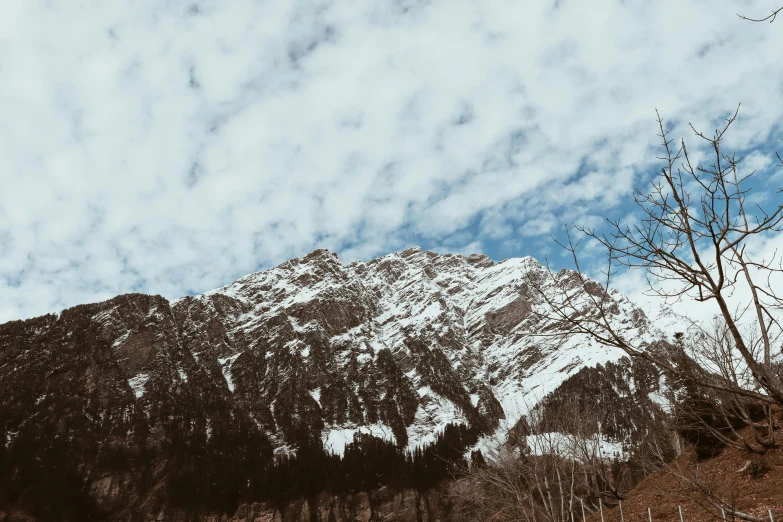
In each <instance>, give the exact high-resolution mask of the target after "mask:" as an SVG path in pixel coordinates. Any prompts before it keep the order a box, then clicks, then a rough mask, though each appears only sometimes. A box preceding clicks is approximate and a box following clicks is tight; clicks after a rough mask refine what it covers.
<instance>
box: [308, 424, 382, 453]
mask: <svg viewBox="0 0 783 522" xmlns="http://www.w3.org/2000/svg"><path fill="white" fill-rule="evenodd" d="M356 433H366V434H368V435H372V436H374V437H378V438H379V439H383V440H387V441H389V442H394V435H393V434H392V431H391V428H390V427H388V426H386V425H385V424H380V423H377V424H369V425H366V426H356V427H350V428H331V429H327V430H324V434H323V436H322V438H321V440H322V441H323V444H324V449H326V451H327V452H331V453H334V454H335V455H340V456H341V457H342V456H343V454H344V453H345V446H347V445H348V444H350V443H352V442H353V437H354V434H356Z"/></svg>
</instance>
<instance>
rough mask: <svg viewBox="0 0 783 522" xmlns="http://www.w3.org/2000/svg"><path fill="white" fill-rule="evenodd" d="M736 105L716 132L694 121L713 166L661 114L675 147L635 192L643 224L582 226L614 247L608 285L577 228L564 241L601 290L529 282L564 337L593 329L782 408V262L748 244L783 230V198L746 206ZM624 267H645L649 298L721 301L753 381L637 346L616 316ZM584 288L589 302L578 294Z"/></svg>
mask: <svg viewBox="0 0 783 522" xmlns="http://www.w3.org/2000/svg"><path fill="white" fill-rule="evenodd" d="M738 111H739V108H738V109H737V112H738ZM737 112H735V113H734V115H733V116H731V117H730V118H728V120H727V123H726V125H725V127H724V128H723V129H722V130H716V131H715V135H714V136H713V137H711V138H708V137H706V136H705V135H704V134H702V133H701V132H698V131H696V130H695V129H693V127H692V126H691V128H692V129H693V130H694V132H695V133H696V135H697V136H699V137H700V138H702V139H704V140H706V141H707V142H709V144H710V146H711V148H712V150H713V152H714V158H715V163H713V164H712V165H711V166H709V167H706V168H705V167H701V166H694V165H693V164H692V162H691V159H690V156H689V154H688V150H687V148H686V146H685V141H684V140H682V142H681V145H680V147H679V150H677V151H676V152H675V151H673V149H672V148H671V144H672V140H670V139H668V135H667V132H666V131H665V130H664V127H663V121H662V120H661V118H660V116H659V117H658V125H659V128H660V130H661V134H660V136H661V137H662V138H663V147H664V149H665V151H666V157H663V158H660V159H662V160H664V161H665V162H666V167H664V168H662V169H661V174H660V175H659V180H658V181H657V182H654V183H653V184H652V188H651V189H650V190H649V191H648V192H642V191H641V190H638V189H637V190H636V191H635V194H634V201H635V202H636V204H637V206H638V207H639V209H640V210H641V211H642V215H643V218H642V219H641V222H640V223H636V224H632V225H625V224H621V222H620V221H611V220H608V219H607V223H608V225H609V226H608V228H609V232H606V233H601V232H598V231H596V230H595V229H591V228H587V227H583V226H579V225H575V226H574V228H575V229H576V230H577V231H578V232H580V233H581V234H583V235H584V237H586V238H589V239H591V240H594V241H596V242H597V243H598V244H599V245H601V246H602V247H604V248H605V250H606V252H607V268H606V269H605V270H604V271H602V273H603V274H604V276H605V280H604V284H603V286H600V285H597V284H596V282H594V281H591V280H590V279H589V278H587V277H586V276H585V275H584V274H583V273H582V270H581V267H580V263H579V258H578V256H577V248H578V246H579V243H580V241H581V240H580V241H576V242H574V241H573V239H572V236H571V234H570V232H569V231H568V229H566V232H567V241H566V242H565V243H560V245H561V246H562V247H564V248H565V249H566V250H567V251H568V252H569V253H570V254H571V256H572V257H573V260H574V263H575V265H576V274H577V278H578V280H579V282H581V284H582V285H583V286H585V285H593V286H597V287H598V289H595V288H591V289H590V291H588V292H583V293H581V294H574V293H573V292H571V290H572V288H571V286H570V283H569V282H567V281H565V280H564V279H563V278H558V277H556V275H555V274H554V273H552V272H550V274H551V278H550V279H551V280H550V281H548V282H547V283H546V284H545V283H542V282H541V281H540V279H535V280H531V281H530V283H531V287H533V288H534V290H535V291H536V293H537V295H538V296H540V297H541V298H542V300H543V301H544V302H545V303H546V304H547V305H548V307H547V309H548V311H547V312H546V313H544V314H541V312H537V313H539V314H541V315H546V316H548V317H550V318H554V319H557V320H559V321H560V323H561V325H562V326H563V327H564V328H565V330H566V333H565V334H562V335H573V334H584V335H587V336H589V337H592V338H593V339H595V340H597V341H598V342H600V343H602V344H604V345H608V346H614V347H617V348H620V349H622V350H624V351H625V352H626V353H627V354H628V355H630V356H632V357H637V358H643V359H646V360H648V361H650V362H652V363H654V364H655V365H657V366H658V367H659V368H661V369H663V370H665V371H666V372H669V373H670V374H672V375H679V376H683V377H688V378H689V379H691V380H693V381H694V382H695V383H696V384H698V385H700V386H704V387H707V388H710V389H713V390H717V391H722V392H727V393H731V394H736V395H738V396H742V397H745V398H748V399H754V400H758V401H762V402H765V403H769V404H777V405H781V406H783V379H781V373H780V366H779V365H778V364H775V363H774V361H773V358H772V350H773V345H774V344H775V343H777V342H778V341H779V339H780V338H781V333H782V332H783V330H782V329H781V324H780V322H779V320H778V316H779V314H780V311H781V309H783V299H782V298H781V296H779V295H778V294H777V293H776V289H775V288H774V283H773V278H774V277H779V276H780V275H781V274H783V267H781V266H780V263H779V261H778V262H777V266H776V264H775V263H776V255H777V252H775V254H774V255H773V256H772V257H771V259H758V258H756V257H755V256H754V255H752V254H751V253H750V252H749V250H748V248H747V247H748V244H749V243H750V240H751V239H753V238H756V237H765V236H768V235H769V234H771V233H777V232H780V231H781V222H783V205H778V206H777V207H776V208H774V209H772V210H771V211H769V212H768V211H765V210H764V209H763V208H761V207H760V206H758V205H756V207H755V208H749V205H747V204H746V197H747V194H748V192H749V190H750V189H749V188H747V182H748V180H749V179H750V178H751V177H752V176H753V174H754V172H751V173H749V174H747V175H744V176H742V175H740V174H739V172H738V166H739V165H740V162H741V161H742V159H743V158H739V159H737V158H736V157H735V156H729V155H727V154H725V153H723V152H722V150H721V142H722V140H723V137H724V135H725V133H726V131H727V130H728V128H729V127H730V125H731V124H732V123H733V122H734V121H735V119H736V117H737ZM681 158H684V162H683V164H682V167H681V168H680V167H677V165H676V164H677V161H678V160H680V159H681ZM781 164H783V160H781ZM675 169H676V170H675ZM754 213H755V215H754ZM620 266H623V267H626V268H629V269H641V270H643V271H644V272H645V273H646V275H647V281H648V290H649V293H650V295H654V296H658V297H661V298H663V299H664V301H665V302H672V301H678V300H682V299H692V300H694V301H696V302H705V303H706V302H710V301H712V302H715V303H716V304H717V306H718V308H719V311H720V317H721V320H722V321H724V322H725V325H726V328H727V330H728V334H729V338H730V340H731V341H732V344H731V350H732V351H733V352H734V353H736V354H738V356H739V358H740V360H741V362H742V364H743V365H744V367H745V368H746V369H747V373H748V377H749V378H748V379H745V380H744V381H740V380H736V379H733V378H725V377H724V376H721V375H720V374H719V373H716V372H715V371H712V369H711V368H709V367H703V366H700V365H695V366H692V367H689V368H687V372H686V369H684V368H682V367H679V368H678V367H677V366H676V365H675V364H673V363H672V361H671V360H670V359H669V358H668V357H666V356H662V355H661V354H656V353H655V352H653V351H651V350H646V349H644V348H643V347H642V346H637V345H634V344H633V343H632V342H631V341H630V340H629V339H628V338H627V337H626V336H625V335H624V333H623V332H621V331H619V330H618V329H617V328H616V327H615V326H613V325H612V321H611V316H612V314H613V310H612V306H613V301H612V300H611V299H610V295H609V292H610V291H609V289H610V285H611V282H612V276H614V275H615V274H616V270H617V269H618V267H620ZM585 289H588V288H587V286H585ZM740 290H742V291H745V292H746V294H747V299H746V300H745V301H744V302H743V303H741V305H740V306H736V307H735V306H733V305H732V297H735V298H736V297H737V295H738V294H739V291H740ZM583 295H586V296H587V299H588V301H587V302H583V301H584V300H583V301H579V299H580V298H581V296H583ZM550 311H551V312H550Z"/></svg>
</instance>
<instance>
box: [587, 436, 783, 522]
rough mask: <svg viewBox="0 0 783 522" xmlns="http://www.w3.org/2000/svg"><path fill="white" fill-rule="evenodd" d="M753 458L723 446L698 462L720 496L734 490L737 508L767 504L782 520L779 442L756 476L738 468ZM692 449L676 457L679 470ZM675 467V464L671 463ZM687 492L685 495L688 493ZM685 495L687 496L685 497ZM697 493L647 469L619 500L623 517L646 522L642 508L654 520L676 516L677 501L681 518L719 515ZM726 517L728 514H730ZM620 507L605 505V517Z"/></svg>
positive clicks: (596, 520) (690, 520) (615, 519)
mask: <svg viewBox="0 0 783 522" xmlns="http://www.w3.org/2000/svg"><path fill="white" fill-rule="evenodd" d="M776 434H777V438H778V440H783V429H778V430H777V432H776ZM751 458H753V454H751V453H748V452H745V451H740V450H738V449H735V448H725V449H724V450H723V451H722V452H721V453H720V454H719V455H718V456H716V457H713V458H711V459H708V460H704V461H702V462H701V463H699V466H700V469H701V473H702V474H703V475H702V476H704V477H710V478H711V479H712V480H713V485H714V487H715V490H716V491H718V492H720V494H721V495H722V496H723V498H729V497H730V496H732V494H733V496H734V498H735V499H736V500H735V502H736V509H737V510H739V511H743V512H745V513H748V514H750V515H754V516H758V517H765V520H768V516H769V515H768V514H767V513H768V510H770V509H771V510H772V513H773V516H774V517H775V521H776V522H783V448H778V449H775V450H772V451H769V452H767V454H766V455H764V456H763V457H762V461H763V462H764V463H765V465H766V467H767V468H768V470H767V471H766V472H764V473H763V474H760V475H758V476H753V475H752V474H751V473H750V472H749V471H741V470H742V469H743V467H745V465H746V464H747V463H748V460H750V459H751ZM693 463H694V457H693V455H683V456H682V457H680V458H679V459H678V460H677V461H676V463H675V464H676V465H679V468H680V470H683V471H687V470H689V469H691V470H692V469H693V467H692V466H693ZM675 469H676V468H675ZM689 494H690V495H689ZM689 496H690V497H691V498H689ZM693 497H699V495H698V493H696V492H695V491H693V490H692V488H689V487H688V486H687V484H685V483H684V482H681V480H680V479H678V478H677V477H676V476H674V475H673V474H671V473H666V472H658V473H655V474H653V475H650V476H649V477H647V478H646V479H644V480H643V481H642V482H641V483H639V484H638V485H637V486H636V487H635V488H634V489H633V490H631V491H630V492H629V493H628V495H627V498H626V500H624V501H623V514H624V516H625V521H626V522H648V516H647V508H648V507H649V508H650V510H651V513H652V519H653V521H654V522H669V521H671V522H679V520H680V517H679V514H678V510H677V506H682V510H683V519H684V521H685V522H697V521H698V522H701V521H708V520H722V517H720V516H719V513H718V512H717V510H716V509H715V508H711V509H712V512H710V511H708V510H707V509H705V507H703V506H700V505H699V504H698V503H697V502H695V501H694V500H693ZM726 519H727V520H729V521H730V520H732V518H731V517H730V516H727V517H726ZM587 520H588V522H600V521H601V517H600V516H599V515H597V514H596V515H593V516H590V517H588V518H587ZM620 520H621V518H620V510H619V508H617V507H615V508H613V509H604V521H605V522H619V521H620Z"/></svg>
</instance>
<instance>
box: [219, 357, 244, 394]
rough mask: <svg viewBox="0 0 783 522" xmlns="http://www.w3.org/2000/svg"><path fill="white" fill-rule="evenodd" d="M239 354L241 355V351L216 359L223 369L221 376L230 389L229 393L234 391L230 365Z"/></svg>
mask: <svg viewBox="0 0 783 522" xmlns="http://www.w3.org/2000/svg"><path fill="white" fill-rule="evenodd" d="M240 355H242V352H239V353H235V354H234V355H232V356H230V357H224V358H222V359H218V362H219V363H220V366H221V368H222V369H223V378H224V379H225V380H226V384H227V385H228V389H229V390H230V391H231V393H234V381H233V380H231V365H233V364H234V361H236V360H237V357H239V356H240Z"/></svg>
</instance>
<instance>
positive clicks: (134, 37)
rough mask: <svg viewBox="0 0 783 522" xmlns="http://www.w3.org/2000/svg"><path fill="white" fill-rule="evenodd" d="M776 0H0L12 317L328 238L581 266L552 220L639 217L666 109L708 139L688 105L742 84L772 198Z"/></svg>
mask: <svg viewBox="0 0 783 522" xmlns="http://www.w3.org/2000/svg"><path fill="white" fill-rule="evenodd" d="M777 7H779V6H777V5H776V2H772V1H769V0H753V1H751V0H726V1H721V2H714V1H708V0H660V1H656V2H649V1H642V0H626V1H618V0H595V1H593V2H589V3H585V2H577V1H575V0H557V1H551V0H548V1H544V0H531V1H529V2H521V1H518V0H517V1H506V0H483V1H481V2H475V1H472V0H471V1H468V0H431V1H424V0H393V1H392V0H389V1H382V2H372V1H371V2H349V1H347V0H334V1H325V0H310V1H307V2H304V1H293V0H279V1H276V2H272V1H268V0H263V1H257V0H232V1H231V2H225V1H222V2H218V1H179V0H169V1H166V2H161V1H159V0H158V1H152V0H137V1H133V2H97V1H95V2H79V1H76V0H69V1H67V2H66V1H57V0H38V1H33V0H31V1H26V2H9V3H8V5H5V6H4V7H3V16H2V17H0V114H2V121H3V124H2V125H0V296H2V298H0V322H4V321H8V320H13V319H21V318H27V317H33V316H37V315H41V314H44V313H49V312H58V311H60V310H62V309H64V308H66V307H69V306H73V305H76V304H80V303H86V302H95V301H101V300H104V299H108V298H111V297H113V296H115V295H117V294H122V293H128V292H144V293H150V294H161V295H163V296H165V297H167V298H170V299H173V298H177V297H181V296H184V295H191V294H196V293H201V292H204V291H207V290H210V289H213V288H217V287H220V286H223V285H225V284H228V283H230V282H231V281H233V280H235V279H237V278H238V277H240V276H242V275H245V274H248V273H251V272H254V271H258V270H264V269H267V268H270V267H273V266H276V265H278V264H280V263H282V262H284V261H286V260H288V259H290V258H293V257H300V256H303V255H305V254H307V253H308V252H310V251H312V250H314V249H316V248H328V249H330V250H332V251H334V252H337V253H338V255H339V256H340V259H342V260H343V261H344V262H349V261H353V260H356V259H363V260H365V261H366V260H369V259H372V258H374V257H377V256H380V255H384V254H388V253H390V252H394V251H399V250H403V249H405V248H408V247H410V246H414V245H418V246H421V247H422V248H424V249H427V250H433V251H436V252H440V253H447V252H452V253H464V254H470V253H474V252H477V253H485V254H487V255H489V256H490V257H491V258H492V259H493V260H495V261H500V260H502V259H505V258H509V257H521V256H526V255H532V256H534V257H536V258H538V259H541V260H543V258H544V257H545V256H546V257H548V258H549V260H550V263H551V265H552V266H553V267H554V268H561V267H570V266H571V262H570V260H569V259H568V257H567V256H564V255H563V254H564V253H563V251H562V250H561V249H559V247H558V246H557V245H556V244H555V243H554V240H553V236H554V237H556V238H557V237H560V238H562V230H563V227H564V225H565V224H570V223H577V224H583V225H588V226H598V227H599V228H600V227H601V226H602V225H601V224H602V222H603V219H604V218H605V217H610V218H612V219H616V218H621V219H631V220H633V219H634V216H635V215H636V214H634V208H635V207H634V205H633V203H632V197H631V195H632V191H633V188H634V187H635V186H639V187H646V186H648V184H649V182H650V180H651V179H653V178H654V176H655V175H656V173H657V172H660V168H661V166H662V164H661V162H660V160H658V159H656V156H660V155H661V151H662V149H661V147H660V138H659V137H658V136H656V134H657V133H658V127H657V125H658V124H657V122H656V112H655V111H656V109H657V110H658V111H659V113H660V115H661V116H662V117H663V119H664V121H665V125H666V127H667V129H669V130H670V131H671V137H673V138H675V139H677V140H679V139H680V137H683V138H685V139H686V141H687V143H688V144H689V146H692V152H693V155H694V158H695V159H697V160H698V159H700V158H706V157H707V156H706V153H707V151H706V149H705V148H704V147H703V146H702V145H703V144H702V145H699V143H698V142H699V141H700V140H699V139H698V138H695V137H694V136H693V131H692V130H691V129H690V128H689V127H688V123H693V125H694V126H696V127H697V128H698V129H703V130H705V132H707V133H708V134H709V133H711V129H714V128H716V127H717V126H718V125H720V123H721V121H722V119H723V118H726V117H727V115H729V114H731V113H733V112H734V110H735V109H736V108H737V106H738V104H741V108H740V113H739V117H738V119H737V121H736V122H735V124H734V125H733V127H732V130H731V131H730V132H729V134H728V135H727V138H726V141H725V144H724V145H725V146H727V147H729V148H731V150H735V151H737V152H738V154H744V155H745V158H746V159H745V162H746V164H747V166H748V168H749V169H751V170H752V169H756V170H757V174H756V176H757V178H756V179H757V181H756V182H754V183H755V185H754V188H755V190H756V191H755V193H754V194H755V195H754V197H756V198H758V200H759V201H762V202H765V203H767V204H770V205H772V206H775V205H777V204H779V203H780V199H781V196H780V194H777V193H776V192H775V190H776V189H777V187H779V186H781V185H783V169H781V168H777V167H776V166H775V165H776V163H777V160H776V158H775V154H774V153H775V151H776V150H780V151H782V152H783V142H781V141H780V139H781V138H783V68H781V67H780V64H781V63H783V20H780V21H776V22H775V23H772V24H768V23H759V24H757V23H751V22H747V21H743V20H741V19H739V18H738V17H737V13H741V14H745V15H748V16H755V17H762V16H766V14H768V13H769V12H771V11H772V9H773V8H777ZM773 243H774V242H773ZM770 245H772V243H770V242H769V241H767V243H766V247H765V248H771V247H770ZM586 247H587V249H586V250H585V259H586V263H587V264H588V266H589V267H590V268H591V269H593V270H595V268H594V266H597V265H593V264H591V263H592V262H593V261H596V260H597V259H598V258H597V257H595V256H596V255H598V254H597V253H596V252H597V251H596V250H595V249H592V250H591V248H590V245H589V244H587V245H586ZM596 262H597V261H596ZM635 275H638V274H630V275H627V276H626V277H621V278H620V279H619V280H618V281H619V283H620V285H621V287H620V289H621V290H624V291H627V292H629V293H631V294H635V293H636V292H638V290H639V280H638V277H635ZM622 285H625V286H624V287H623V286H622Z"/></svg>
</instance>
